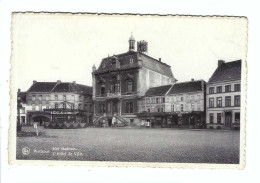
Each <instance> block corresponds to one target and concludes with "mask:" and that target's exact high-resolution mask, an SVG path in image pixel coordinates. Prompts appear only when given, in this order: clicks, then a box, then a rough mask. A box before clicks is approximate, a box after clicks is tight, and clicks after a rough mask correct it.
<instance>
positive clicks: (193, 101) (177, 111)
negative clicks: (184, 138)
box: [138, 80, 206, 128]
mask: <svg viewBox="0 0 260 183" xmlns="http://www.w3.org/2000/svg"><path fill="white" fill-rule="evenodd" d="M205 89H206V83H205V81H204V80H197V81H194V80H192V81H188V82H181V83H175V84H173V85H165V86H159V87H153V88H150V89H149V90H148V91H147V92H146V94H145V96H144V97H143V99H142V100H141V101H140V108H139V109H140V110H139V114H138V116H139V117H140V118H142V120H145V121H147V120H148V121H150V122H151V123H152V124H154V125H155V126H161V127H190V128H203V127H204V126H205V121H206V119H205V112H206V111H205V98H206V96H205Z"/></svg>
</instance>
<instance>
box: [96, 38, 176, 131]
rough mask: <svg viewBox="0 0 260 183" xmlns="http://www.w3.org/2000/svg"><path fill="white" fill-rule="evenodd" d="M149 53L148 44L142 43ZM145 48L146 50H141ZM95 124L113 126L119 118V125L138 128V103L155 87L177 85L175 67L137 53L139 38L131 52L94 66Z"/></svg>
mask: <svg viewBox="0 0 260 183" xmlns="http://www.w3.org/2000/svg"><path fill="white" fill-rule="evenodd" d="M142 43H145V45H141V46H140V45H139V46H140V50H144V51H145V50H147V48H146V49H145V46H147V42H140V44H142ZM141 48H142V49H141ZM92 78H93V101H94V123H95V124H97V123H100V121H102V123H106V125H108V126H110V125H111V120H112V117H113V116H115V117H116V119H117V123H118V124H123V125H137V124H139V123H140V120H139V119H138V118H137V113H138V111H139V109H138V108H139V105H138V101H139V100H140V98H141V97H142V96H144V94H145V92H146V91H147V90H148V89H149V88H151V87H155V86H161V85H166V84H172V83H175V82H176V79H175V78H174V76H173V74H172V71H171V67H170V66H169V65H167V64H165V63H163V62H162V61H161V59H158V60H157V59H154V58H152V57H150V56H148V55H147V54H145V52H141V51H135V39H134V38H133V36H131V37H130V39H129V51H128V52H126V53H122V54H118V55H113V56H110V57H107V58H104V59H102V61H101V64H100V65H99V67H98V68H96V67H95V66H93V72H92Z"/></svg>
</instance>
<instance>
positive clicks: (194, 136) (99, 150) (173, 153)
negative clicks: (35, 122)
mask: <svg viewBox="0 0 260 183" xmlns="http://www.w3.org/2000/svg"><path fill="white" fill-rule="evenodd" d="M23 131H27V132H29V131H34V129H33V128H32V127H23ZM39 131H40V136H38V137H35V136H32V137H17V158H18V159H46V160H86V161H133V162H175V163H230V164H234V163H239V131H215V130H212V131H208V130H183V129H182V130H180V129H160V128H158V129H127V128H117V129H115V128H86V129H67V130H65V129H44V128H42V127H40V128H39ZM24 147H28V148H29V149H30V152H29V153H28V155H26V153H22V149H24Z"/></svg>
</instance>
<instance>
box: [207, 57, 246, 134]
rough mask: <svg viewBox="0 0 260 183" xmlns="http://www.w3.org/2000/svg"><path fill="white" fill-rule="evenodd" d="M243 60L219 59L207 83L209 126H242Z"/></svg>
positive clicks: (228, 127)
mask: <svg viewBox="0 0 260 183" xmlns="http://www.w3.org/2000/svg"><path fill="white" fill-rule="evenodd" d="M240 89H241V60H237V61H233V62H224V61H222V60H219V61H218V67H217V69H216V70H215V72H214V73H213V75H212V76H211V78H210V79H209V82H208V83H207V113H206V116H207V128H218V129H230V128H232V129H236V128H240V95H241V90H240Z"/></svg>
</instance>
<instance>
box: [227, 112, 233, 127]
mask: <svg viewBox="0 0 260 183" xmlns="http://www.w3.org/2000/svg"><path fill="white" fill-rule="evenodd" d="M231 122H232V113H231V112H225V126H231Z"/></svg>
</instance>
